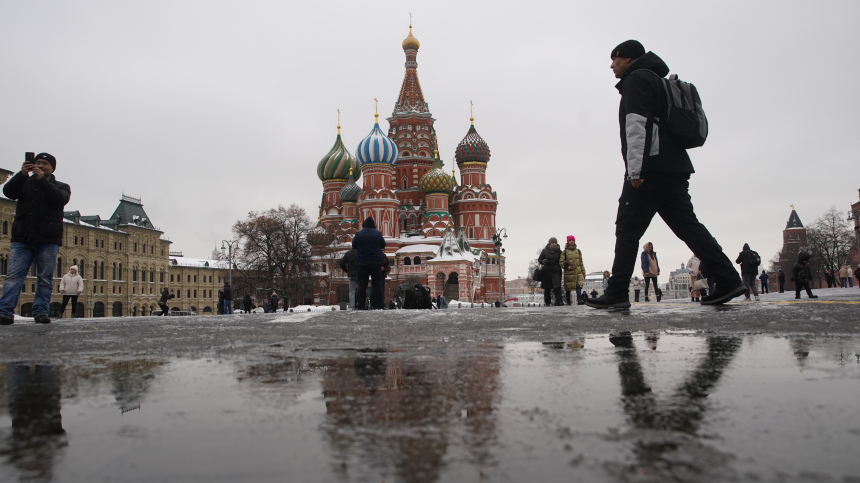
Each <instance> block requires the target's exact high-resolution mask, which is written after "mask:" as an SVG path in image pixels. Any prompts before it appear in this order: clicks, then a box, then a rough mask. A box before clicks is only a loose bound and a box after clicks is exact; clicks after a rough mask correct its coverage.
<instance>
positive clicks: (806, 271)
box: [791, 252, 812, 290]
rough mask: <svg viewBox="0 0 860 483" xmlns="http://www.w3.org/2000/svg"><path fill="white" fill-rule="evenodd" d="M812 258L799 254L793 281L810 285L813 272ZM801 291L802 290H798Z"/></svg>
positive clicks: (792, 273)
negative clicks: (810, 263) (810, 264)
mask: <svg viewBox="0 0 860 483" xmlns="http://www.w3.org/2000/svg"><path fill="white" fill-rule="evenodd" d="M810 258H812V257H811V256H810V255H809V253H806V252H800V253H798V254H797V263H795V264H794V267H793V268H792V270H791V280H792V281H794V282H797V283H799V284H803V283H809V281H810V280H812V270H811V269H810V268H809V259H810ZM798 290H800V289H798Z"/></svg>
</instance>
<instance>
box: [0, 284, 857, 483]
mask: <svg viewBox="0 0 860 483" xmlns="http://www.w3.org/2000/svg"><path fill="white" fill-rule="evenodd" d="M817 293H818V294H819V295H821V299H819V300H818V301H807V300H806V299H802V300H800V301H799V302H800V303H795V301H794V300H793V294H790V296H789V294H777V295H772V296H764V297H763V300H764V301H763V302H761V303H749V304H746V303H743V302H735V303H732V304H730V305H728V306H726V307H722V308H709V307H701V306H698V305H696V304H690V303H686V302H683V301H669V302H667V303H663V304H638V305H634V307H633V308H632V309H630V310H629V311H595V310H593V309H589V308H586V307H582V306H579V307H553V308H516V309H514V308H510V309H451V310H445V311H396V312H394V311H392V312H389V311H381V312H370V313H367V312H365V313H358V314H356V313H348V312H343V313H340V312H332V313H294V314H270V315H241V316H236V315H234V316H215V317H212V316H210V317H161V318H156V317H137V318H132V317H128V318H117V319H111V318H106V319H75V320H71V321H67V320H59V321H55V323H54V324H51V325H49V326H41V325H36V324H33V323H32V322H28V321H27V320H26V319H19V320H17V321H16V323H15V325H13V326H9V327H3V328H2V329H0V481H3V482H6V481H57V482H95V481H113V482H116V481H131V482H138V481H139V482H149V481H169V482H174V481H176V482H183V481H188V482H198V481H254V482H268V481H272V482H274V481H302V482H305V481H307V482H328V481H332V482H352V481H355V482H365V481H368V482H383V481H384V482H395V481H403V482H435V481H439V482H446V481H457V482H459V481H466V482H468V481H474V482H485V481H505V482H508V481H510V482H520V481H541V482H545V481H550V482H552V481H636V482H638V481H642V482H652V481H653V482H657V481H661V482H662V481H804V482H805V481H810V482H811V481H838V482H843V481H860V462H858V458H857V456H856V455H857V454H858V451H857V448H858V447H860V417H858V414H860V324H858V320H860V317H858V313H860V290H856V289H855V290H853V291H849V290H848V289H834V290H820V291H817ZM621 330H629V331H631V336H630V337H615V336H610V333H615V334H618V333H620V331H621Z"/></svg>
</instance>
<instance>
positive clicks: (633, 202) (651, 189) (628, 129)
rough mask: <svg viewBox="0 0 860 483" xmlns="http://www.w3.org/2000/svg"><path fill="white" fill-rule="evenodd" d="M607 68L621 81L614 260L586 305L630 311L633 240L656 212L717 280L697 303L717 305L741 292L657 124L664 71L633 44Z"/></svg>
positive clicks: (684, 163)
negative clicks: (602, 289) (620, 179)
mask: <svg viewBox="0 0 860 483" xmlns="http://www.w3.org/2000/svg"><path fill="white" fill-rule="evenodd" d="M610 57H611V59H612V64H611V65H610V67H611V69H612V70H613V72H614V73H615V77H616V78H618V79H620V80H619V82H618V84H616V86H615V87H616V88H617V89H618V91H619V92H620V93H621V104H620V107H619V112H618V118H619V123H620V125H621V155H622V157H623V158H624V165H625V167H626V175H625V179H624V185H623V187H622V190H621V198H620V199H619V200H618V215H617V217H616V219H615V261H614V262H613V265H612V277H611V278H610V279H609V287H608V288H607V290H606V293H605V294H604V295H603V296H601V297H600V298H597V299H588V301H587V302H586V304H588V305H589V306H591V307H595V308H608V307H622V308H623V307H630V300H629V296H628V287H629V285H630V277H631V275H632V274H633V268H634V266H635V261H636V251H637V247H638V246H639V240H640V238H641V237H642V235H643V234H644V233H645V230H647V229H648V225H650V224H651V220H652V218H654V215H655V214H658V213H659V214H660V217H661V218H663V221H665V222H666V224H667V225H668V226H669V228H670V229H671V230H672V231H673V232H674V233H675V235H676V236H677V237H678V238H680V239H681V240H682V241H683V242H684V243H686V244H687V246H688V247H689V248H690V250H692V252H693V253H695V254H697V255H698V256H699V258H700V259H701V260H702V262H704V263H705V264H706V265H707V266H708V269H709V270H710V272H711V275H712V276H713V277H714V279H715V280H716V290H715V291H713V292H711V293H709V294H708V296H706V297H702V304H703V305H716V304H722V303H725V302H728V301H729V300H731V299H733V298H735V297H737V296H738V295H740V294H742V293H744V291H745V290H746V289H745V288H744V286H743V283H741V280H740V277H739V276H738V272H737V271H735V269H734V267H733V266H732V262H731V261H730V260H729V259H728V258H727V257H726V255H725V254H724V253H723V250H722V248H721V247H720V245H719V244H718V243H717V241H716V239H714V237H713V236H711V234H710V232H708V229H707V228H705V226H704V225H702V224H701V223H700V222H699V220H698V219H697V218H696V214H695V213H694V212H693V204H692V202H691V200H690V193H689V179H690V174H692V173H693V172H694V169H693V163H692V162H691V161H690V157H689V156H688V155H687V151H686V150H685V149H684V148H682V147H680V146H679V145H678V144H677V143H676V142H675V141H674V140H673V139H672V136H671V135H670V134H669V133H667V132H666V130H665V129H664V127H663V126H661V125H660V124H658V122H659V120H660V119H666V114H667V109H668V107H667V106H668V100H667V97H666V92H665V91H664V87H663V81H662V77H665V76H666V74H668V73H669V67H668V66H667V65H666V63H665V62H663V60H662V59H660V57H658V56H657V55H656V54H654V53H653V52H648V53H645V48H644V47H643V46H642V44H640V43H639V42H637V41H635V40H628V41H626V42H622V43H621V44H619V45H618V46H617V47H615V48H614V49H613V50H612V53H611V56H610Z"/></svg>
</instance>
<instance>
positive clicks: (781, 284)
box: [776, 268, 785, 293]
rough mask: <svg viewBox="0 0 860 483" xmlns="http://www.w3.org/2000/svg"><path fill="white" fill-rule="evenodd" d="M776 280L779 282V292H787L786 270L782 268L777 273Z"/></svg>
mask: <svg viewBox="0 0 860 483" xmlns="http://www.w3.org/2000/svg"><path fill="white" fill-rule="evenodd" d="M776 280H777V281H778V282H779V293H785V272H783V271H782V269H781V268H780V269H779V272H778V273H777V274H776Z"/></svg>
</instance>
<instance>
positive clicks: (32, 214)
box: [0, 153, 72, 325]
mask: <svg viewBox="0 0 860 483" xmlns="http://www.w3.org/2000/svg"><path fill="white" fill-rule="evenodd" d="M56 169H57V160H56V159H55V158H54V157H53V156H51V155H50V154H48V153H40V154H38V155H37V156H35V157H33V153H27V158H26V159H25V161H24V164H23V165H22V166H21V171H19V172H18V173H16V174H15V176H13V177H12V179H10V180H9V181H8V182H7V183H6V185H5V186H3V194H5V195H6V197H7V198H9V199H10V200H16V201H18V203H17V205H16V208H15V220H14V221H13V222H12V236H11V238H10V240H9V241H10V243H11V245H10V251H9V258H8V260H9V266H8V268H7V270H6V280H5V281H4V282H3V294H2V295H0V325H11V324H13V323H14V322H15V314H14V311H15V307H16V306H17V305H18V298H19V297H20V295H21V285H22V284H23V283H24V277H26V276H27V272H29V271H30V267H31V266H32V265H33V264H34V263H35V265H36V277H37V282H36V293H35V295H34V297H33V318H34V319H35V321H36V323H38V324H50V323H51V319H50V318H49V317H48V312H49V310H50V304H51V292H52V291H53V289H54V267H55V266H56V264H57V253H58V252H59V250H60V246H61V245H62V244H63V207H64V206H66V203H68V202H69V198H70V197H71V196H72V190H71V188H69V185H67V184H66V183H61V182H59V181H57V178H55V177H54V171H55V170H56Z"/></svg>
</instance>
